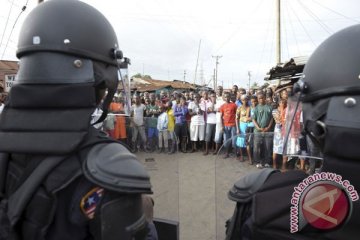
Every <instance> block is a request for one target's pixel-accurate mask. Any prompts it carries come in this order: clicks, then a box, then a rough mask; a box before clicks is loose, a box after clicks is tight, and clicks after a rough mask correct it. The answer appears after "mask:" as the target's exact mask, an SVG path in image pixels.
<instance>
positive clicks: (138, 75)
mask: <svg viewBox="0 0 360 240" xmlns="http://www.w3.org/2000/svg"><path fill="white" fill-rule="evenodd" d="M131 78H146V79H152V78H151V76H150V75H141V73H137V74H135V75H133V76H132V77H131Z"/></svg>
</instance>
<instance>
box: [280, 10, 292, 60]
mask: <svg viewBox="0 0 360 240" xmlns="http://www.w3.org/2000/svg"><path fill="white" fill-rule="evenodd" d="M282 19H283V22H284V32H285V45H286V49H287V57H288V58H290V50H289V42H288V33H287V25H286V20H285V17H283V18H282Z"/></svg>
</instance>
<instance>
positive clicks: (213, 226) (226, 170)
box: [136, 152, 257, 240]
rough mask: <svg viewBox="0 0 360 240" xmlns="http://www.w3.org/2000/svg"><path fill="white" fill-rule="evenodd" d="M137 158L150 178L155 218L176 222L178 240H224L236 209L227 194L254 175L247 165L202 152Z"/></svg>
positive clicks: (149, 154) (142, 155) (147, 155)
mask: <svg viewBox="0 0 360 240" xmlns="http://www.w3.org/2000/svg"><path fill="white" fill-rule="evenodd" d="M136 155H137V156H138V158H139V160H140V161H141V162H142V163H143V164H144V165H145V166H146V169H147V170H148V172H149V174H150V176H151V182H152V185H153V191H154V195H153V197H154V200H155V217H158V218H165V219H170V220H175V221H178V222H179V223H180V239H181V240H207V239H209V240H215V239H224V236H225V234H224V233H225V221H226V219H228V218H230V217H231V215H232V212H233V210H234V206H235V203H234V202H232V201H230V200H228V198H227V192H228V190H229V189H230V188H231V187H232V185H233V184H234V182H235V181H236V180H238V179H239V178H240V177H242V176H244V175H245V174H246V173H249V172H252V171H257V169H256V168H255V167H254V166H252V165H249V164H248V162H247V161H246V162H239V161H237V160H236V159H234V158H227V159H223V158H222V156H214V155H212V154H209V155H208V156H203V154H202V153H201V152H196V153H176V154H172V155H168V154H164V153H161V154H158V153H143V152H140V153H136Z"/></svg>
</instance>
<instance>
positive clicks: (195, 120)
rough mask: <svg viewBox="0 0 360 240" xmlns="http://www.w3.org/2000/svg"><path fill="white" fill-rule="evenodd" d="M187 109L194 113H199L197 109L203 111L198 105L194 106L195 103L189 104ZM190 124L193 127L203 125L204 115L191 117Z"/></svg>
mask: <svg viewBox="0 0 360 240" xmlns="http://www.w3.org/2000/svg"><path fill="white" fill-rule="evenodd" d="M188 109H189V110H191V111H192V112H195V113H196V112H197V111H199V109H201V110H203V111H205V109H204V108H203V107H201V106H200V105H196V104H195V102H189V106H188ZM191 123H192V124H194V125H205V120H204V115H203V114H201V115H200V114H195V115H192V116H191Z"/></svg>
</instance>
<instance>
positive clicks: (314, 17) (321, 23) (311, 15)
mask: <svg viewBox="0 0 360 240" xmlns="http://www.w3.org/2000/svg"><path fill="white" fill-rule="evenodd" d="M297 2H298V3H299V4H300V6H301V7H302V8H304V9H305V11H306V12H307V13H308V14H309V16H310V17H312V18H313V19H314V20H315V22H317V23H318V24H319V25H320V27H322V28H323V29H324V30H325V31H326V32H327V33H328V34H332V32H333V31H332V30H331V29H330V28H329V27H328V26H327V25H326V24H325V23H323V22H322V21H321V19H320V18H319V17H318V16H316V14H315V13H313V12H312V11H311V10H310V9H309V8H308V7H307V6H305V4H304V3H303V2H301V1H299V0H297Z"/></svg>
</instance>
